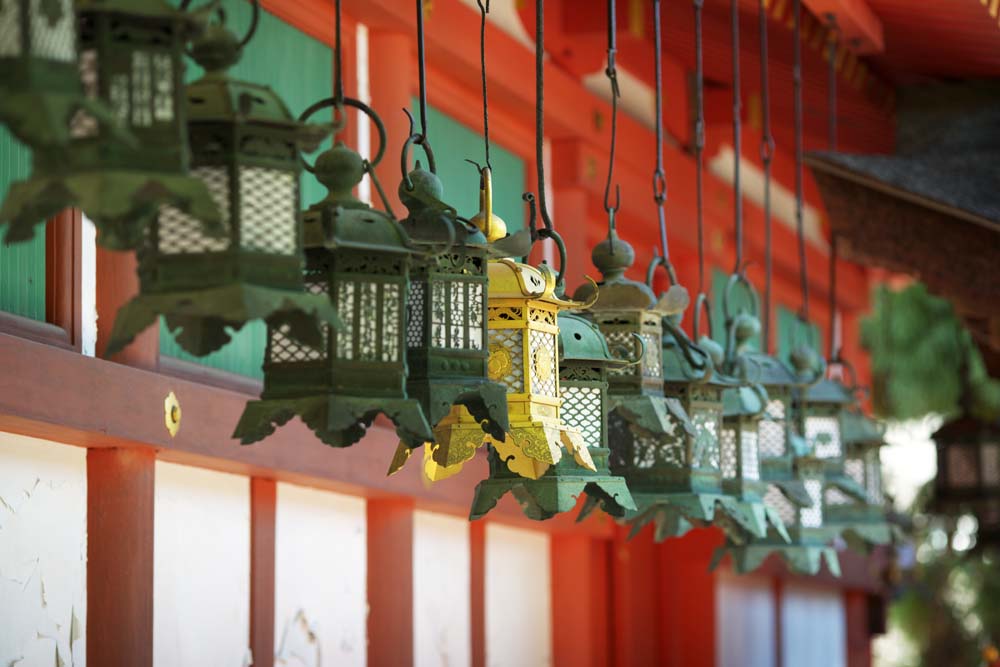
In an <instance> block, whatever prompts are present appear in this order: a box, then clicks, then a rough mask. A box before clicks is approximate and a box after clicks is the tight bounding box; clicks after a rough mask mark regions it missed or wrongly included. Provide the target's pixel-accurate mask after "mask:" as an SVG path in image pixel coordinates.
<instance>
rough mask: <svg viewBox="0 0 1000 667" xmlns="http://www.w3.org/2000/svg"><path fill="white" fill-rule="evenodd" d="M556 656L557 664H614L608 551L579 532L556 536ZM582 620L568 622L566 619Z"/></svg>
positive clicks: (553, 567)
mask: <svg viewBox="0 0 1000 667" xmlns="http://www.w3.org/2000/svg"><path fill="white" fill-rule="evenodd" d="M551 544H552V548H551V572H552V575H551V576H552V657H553V663H554V664H555V665H566V666H567V667H568V666H570V665H573V666H578V667H588V666H592V667H600V666H602V665H607V664H608V658H609V656H608V636H607V623H606V622H605V620H604V619H605V618H606V613H605V609H606V606H605V603H606V597H607V576H608V575H607V572H608V571H607V556H606V555H607V550H606V548H604V547H605V544H604V541H603V540H595V539H593V538H591V537H590V536H589V535H580V534H578V533H569V534H555V535H553V536H552V543H551ZM567 618H573V619H576V620H575V622H573V623H566V622H565V619H567Z"/></svg>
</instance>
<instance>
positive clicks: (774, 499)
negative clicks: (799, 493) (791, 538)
mask: <svg viewBox="0 0 1000 667" xmlns="http://www.w3.org/2000/svg"><path fill="white" fill-rule="evenodd" d="M764 504H765V505H768V506H770V507H773V508H774V509H775V510H777V512H778V516H779V517H780V518H781V523H783V524H785V525H786V526H791V525H793V524H794V523H795V516H796V515H795V512H796V510H795V505H793V504H792V501H790V500H789V499H788V498H786V497H785V494H784V493H782V492H781V489H779V488H778V487H777V486H775V485H774V484H769V485H768V487H767V491H766V492H765V493H764Z"/></svg>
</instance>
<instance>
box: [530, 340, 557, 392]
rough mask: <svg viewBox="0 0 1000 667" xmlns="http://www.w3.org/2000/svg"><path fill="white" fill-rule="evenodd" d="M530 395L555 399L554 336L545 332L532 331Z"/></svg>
mask: <svg viewBox="0 0 1000 667" xmlns="http://www.w3.org/2000/svg"><path fill="white" fill-rule="evenodd" d="M529 345H530V351H531V393H532V394H537V395H539V396H551V397H552V398H556V397H557V394H556V378H557V375H556V369H555V364H556V336H555V334H551V333H548V332H545V331H532V332H531V335H530V336H529Z"/></svg>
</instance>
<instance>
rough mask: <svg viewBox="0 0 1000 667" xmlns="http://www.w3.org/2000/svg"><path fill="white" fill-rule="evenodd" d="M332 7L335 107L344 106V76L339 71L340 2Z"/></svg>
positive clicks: (340, 49) (340, 57)
mask: <svg viewBox="0 0 1000 667" xmlns="http://www.w3.org/2000/svg"><path fill="white" fill-rule="evenodd" d="M333 6H334V35H333V98H334V100H335V101H336V107H337V108H342V107H343V106H344V76H343V72H342V69H341V62H343V55H342V51H343V49H342V48H341V43H340V0H335V2H334V3H333Z"/></svg>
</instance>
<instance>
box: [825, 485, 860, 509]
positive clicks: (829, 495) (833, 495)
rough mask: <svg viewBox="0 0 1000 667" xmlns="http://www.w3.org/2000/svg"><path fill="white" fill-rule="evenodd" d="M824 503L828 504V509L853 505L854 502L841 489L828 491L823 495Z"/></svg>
mask: <svg viewBox="0 0 1000 667" xmlns="http://www.w3.org/2000/svg"><path fill="white" fill-rule="evenodd" d="M823 501H824V502H825V503H826V506H827V507H835V506H838V505H852V504H854V501H853V500H851V498H849V497H848V496H847V494H846V493H844V492H843V491H841V490H840V489H833V488H830V489H827V490H826V491H825V492H824V493H823Z"/></svg>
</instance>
